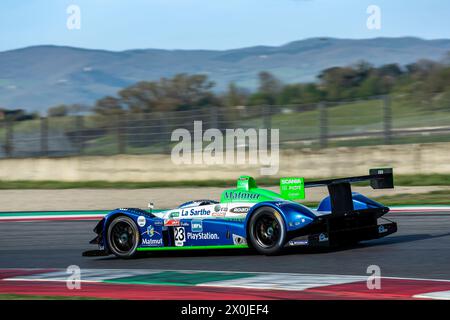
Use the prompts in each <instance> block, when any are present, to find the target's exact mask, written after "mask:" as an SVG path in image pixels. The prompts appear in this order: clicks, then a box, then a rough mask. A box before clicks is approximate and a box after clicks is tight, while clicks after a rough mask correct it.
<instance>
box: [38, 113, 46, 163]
mask: <svg viewBox="0 0 450 320" xmlns="http://www.w3.org/2000/svg"><path fill="white" fill-rule="evenodd" d="M40 120H41V121H40V124H41V156H42V157H47V156H48V118H47V117H41V119H40Z"/></svg>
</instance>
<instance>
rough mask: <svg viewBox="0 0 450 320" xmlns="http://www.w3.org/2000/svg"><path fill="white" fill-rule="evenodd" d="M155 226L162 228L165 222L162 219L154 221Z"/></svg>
mask: <svg viewBox="0 0 450 320" xmlns="http://www.w3.org/2000/svg"><path fill="white" fill-rule="evenodd" d="M153 224H154V225H155V227H159V226H162V225H164V220H161V219H156V220H153Z"/></svg>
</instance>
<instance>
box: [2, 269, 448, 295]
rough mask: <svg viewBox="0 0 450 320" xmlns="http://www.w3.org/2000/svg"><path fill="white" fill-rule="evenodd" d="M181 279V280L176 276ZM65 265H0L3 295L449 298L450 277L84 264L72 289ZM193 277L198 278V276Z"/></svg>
mask: <svg viewBox="0 0 450 320" xmlns="http://www.w3.org/2000/svg"><path fill="white" fill-rule="evenodd" d="M177 279H178V280H177ZM72 280H73V279H72V278H70V274H68V273H67V272H66V270H61V269H59V270H40V269H21V270H20V269H3V270H0V294H25V295H27V294H28V295H49V296H80V297H83V296H90V297H98V298H117V299H195V300H203V299H215V300H221V299H367V300H374V299H442V300H444V299H450V280H438V279H413V278H397V277H382V278H381V279H380V287H379V288H378V289H369V287H368V285H367V284H368V283H367V281H368V278H367V276H352V275H327V274H298V273H266V272H231V271H193V270H173V271H171V270H144V269H136V270H121V269H81V278H80V283H82V286H81V289H80V290H68V289H67V288H66V283H67V281H72ZM193 280H194V281H193Z"/></svg>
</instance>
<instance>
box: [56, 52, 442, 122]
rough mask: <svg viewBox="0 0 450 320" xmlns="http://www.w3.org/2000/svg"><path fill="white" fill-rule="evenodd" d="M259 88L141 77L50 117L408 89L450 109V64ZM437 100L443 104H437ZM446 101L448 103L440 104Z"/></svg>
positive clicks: (309, 100) (266, 78) (328, 72)
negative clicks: (111, 93) (87, 103)
mask: <svg viewBox="0 0 450 320" xmlns="http://www.w3.org/2000/svg"><path fill="white" fill-rule="evenodd" d="M258 80H259V85H258V88H257V89H256V90H255V91H250V90H247V89H245V88H242V87H239V86H238V85H237V84H236V83H230V84H229V85H228V88H227V90H225V92H221V93H218V92H217V91H214V86H215V83H214V82H213V81H211V80H210V79H209V78H208V76H206V75H202V74H195V75H189V74H177V75H175V76H173V77H171V78H161V79H159V80H155V81H140V82H137V83H135V84H133V85H131V86H129V87H126V88H124V89H122V90H120V91H119V92H118V93H117V95H116V96H106V97H103V98H101V99H99V100H97V101H96V102H95V104H94V105H93V106H80V105H59V106H55V107H52V108H50V109H48V115H49V116H64V115H67V114H74V113H79V112H80V111H91V112H93V113H95V114H97V115H104V116H107V115H122V114H126V113H148V112H155V111H158V112H166V111H182V110H191V109H197V108H201V107H208V106H217V107H235V106H253V105H299V104H313V103H318V102H321V101H332V102H333V101H343V100H350V99H361V98H367V97H372V96H378V95H386V94H396V93H399V94H404V95H405V96H407V97H408V99H411V100H412V102H414V101H416V102H420V103H422V104H423V102H424V101H425V102H429V105H430V106H431V107H435V106H439V107H440V108H443V107H444V108H449V109H450V103H447V101H448V102H450V64H449V63H448V62H446V61H443V62H435V61H431V60H420V61H417V62H415V63H412V64H408V65H406V66H403V67H401V66H399V65H398V64H386V65H382V66H379V67H375V66H373V65H371V64H370V63H367V62H365V61H361V62H359V63H356V64H354V65H351V66H344V67H332V68H328V69H325V70H323V71H322V72H321V73H320V74H319V75H318V77H317V81H315V82H309V83H294V84H284V83H283V82H282V81H281V80H279V79H278V78H277V77H276V76H275V75H273V74H271V73H270V72H267V71H263V72H260V73H259V74H258ZM438 102H439V103H438ZM442 102H444V103H442Z"/></svg>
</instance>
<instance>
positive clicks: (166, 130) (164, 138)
mask: <svg viewBox="0 0 450 320" xmlns="http://www.w3.org/2000/svg"><path fill="white" fill-rule="evenodd" d="M157 117H159V118H160V119H161V122H160V123H161V128H160V130H161V134H160V135H159V139H158V140H159V141H158V142H159V143H161V142H162V143H163V145H164V152H166V153H167V154H170V152H171V146H170V126H169V121H168V120H167V113H164V112H159V113H158V114H157ZM168 137H169V138H168Z"/></svg>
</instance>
